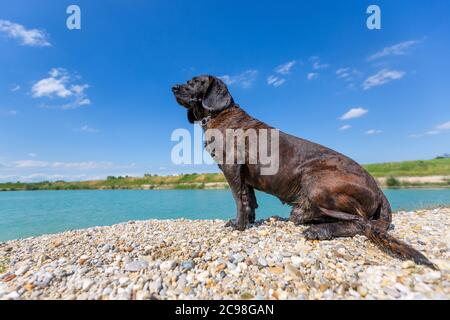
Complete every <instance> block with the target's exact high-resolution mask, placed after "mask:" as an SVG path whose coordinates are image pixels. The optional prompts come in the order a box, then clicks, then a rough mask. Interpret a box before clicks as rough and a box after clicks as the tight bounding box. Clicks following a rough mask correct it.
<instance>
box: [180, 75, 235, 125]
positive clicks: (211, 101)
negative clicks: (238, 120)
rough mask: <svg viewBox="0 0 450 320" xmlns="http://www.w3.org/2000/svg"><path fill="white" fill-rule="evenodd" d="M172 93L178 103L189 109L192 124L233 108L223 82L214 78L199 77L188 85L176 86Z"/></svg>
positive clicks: (231, 100)
mask: <svg viewBox="0 0 450 320" xmlns="http://www.w3.org/2000/svg"><path fill="white" fill-rule="evenodd" d="M172 92H173V94H174V95H175V98H176V99H177V102H178V103H179V104H181V105H182V106H183V107H185V108H187V109H188V120H189V122H190V123H194V122H195V121H200V120H202V119H203V118H205V117H206V116H207V115H209V114H217V113H219V112H221V111H222V110H224V109H226V108H229V107H231V106H233V104H234V102H233V98H232V97H231V95H230V93H229V92H228V88H227V86H226V85H225V83H223V81H222V80H220V79H218V78H216V77H213V76H207V75H206V76H198V77H194V78H192V79H191V80H189V81H188V82H187V83H186V84H179V85H175V86H174V87H173V88H172Z"/></svg>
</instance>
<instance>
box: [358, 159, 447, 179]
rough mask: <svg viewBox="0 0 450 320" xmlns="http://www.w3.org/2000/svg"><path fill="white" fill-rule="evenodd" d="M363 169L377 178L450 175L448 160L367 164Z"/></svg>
mask: <svg viewBox="0 0 450 320" xmlns="http://www.w3.org/2000/svg"><path fill="white" fill-rule="evenodd" d="M364 167H365V168H366V169H367V171H369V172H370V174H371V175H373V176H374V177H377V178H379V177H389V176H391V177H426V176H446V175H450V159H448V158H437V159H433V160H417V161H404V162H390V163H380V164H369V165H365V166H364Z"/></svg>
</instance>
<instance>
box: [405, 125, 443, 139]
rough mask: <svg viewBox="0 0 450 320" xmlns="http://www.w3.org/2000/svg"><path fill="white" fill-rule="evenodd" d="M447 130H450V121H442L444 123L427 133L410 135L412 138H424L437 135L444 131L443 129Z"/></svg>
mask: <svg viewBox="0 0 450 320" xmlns="http://www.w3.org/2000/svg"><path fill="white" fill-rule="evenodd" d="M447 130H450V121H448V122H445V123H442V124H440V125H438V126H436V127H435V128H434V129H432V130H429V131H427V132H425V133H414V134H410V135H409V137H410V138H422V137H424V136H435V135H438V134H440V133H442V131H447Z"/></svg>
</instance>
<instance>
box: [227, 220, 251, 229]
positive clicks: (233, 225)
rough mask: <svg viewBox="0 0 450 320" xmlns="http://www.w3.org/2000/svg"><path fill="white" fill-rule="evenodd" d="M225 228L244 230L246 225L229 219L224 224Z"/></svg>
mask: <svg viewBox="0 0 450 320" xmlns="http://www.w3.org/2000/svg"><path fill="white" fill-rule="evenodd" d="M225 228H232V229H233V230H238V231H245V229H247V225H245V224H244V225H241V224H238V223H236V221H235V220H230V221H228V222H227V223H226V224H225Z"/></svg>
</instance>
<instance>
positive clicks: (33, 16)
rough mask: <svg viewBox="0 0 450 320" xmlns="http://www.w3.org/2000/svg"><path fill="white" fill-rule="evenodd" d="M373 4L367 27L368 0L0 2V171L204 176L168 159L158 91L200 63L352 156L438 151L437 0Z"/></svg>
mask: <svg viewBox="0 0 450 320" xmlns="http://www.w3.org/2000/svg"><path fill="white" fill-rule="evenodd" d="M374 3H376V4H378V5H379V6H380V8H381V12H382V29H381V30H368V29H367V27H366V19H367V16H368V15H367V14H366V8H367V7H368V5H370V4H373V3H372V2H369V1H308V2H306V1H284V2H283V1H264V0H263V1H258V2H257V4H256V3H255V2H253V1H247V2H244V1H233V0H230V1H220V2H219V1H203V0H198V1H189V2H187V1H138V0H136V1H132V2H130V1H70V2H68V1H58V2H56V1H51V0H48V1H45V0H39V1H37V0H34V1H28V0H27V1H22V0H16V1H13V2H10V1H1V2H0V71H1V72H0V181H17V180H21V181H37V180H44V179H49V180H56V179H64V180H80V179H90V178H96V177H104V176H106V175H126V174H128V175H142V174H143V173H157V174H173V173H180V172H213V171H216V170H217V169H216V167H215V166H196V167H195V166H194V167H192V166H186V167H179V166H175V165H173V164H172V163H171V159H170V153H171V149H172V148H173V146H174V144H175V143H174V142H172V141H171V140H170V136H171V133H172V131H173V130H174V129H177V128H190V127H189V125H188V123H187V121H186V114H185V111H184V110H183V109H182V108H181V107H179V106H178V105H177V104H176V102H175V100H174V98H173V96H172V94H171V92H170V87H171V85H172V84H174V83H179V82H184V81H186V80H187V79H189V78H191V77H192V76H194V75H197V74H205V73H209V74H213V75H216V76H221V77H223V79H224V80H225V81H226V82H227V83H228V84H229V88H230V91H231V92H232V94H233V96H234V98H235V101H237V102H238V103H239V104H240V105H241V106H242V107H243V108H244V109H245V110H247V111H248V112H249V113H250V114H252V115H253V116H255V117H257V118H259V119H261V120H263V121H265V122H268V123H269V124H271V125H273V126H276V127H278V128H280V129H281V130H283V131H285V132H288V133H291V134H294V135H297V136H300V137H303V138H306V139H309V140H312V141H315V142H318V143H321V144H324V145H326V146H329V147H331V148H333V149H336V150H338V151H340V152H342V153H344V154H347V155H349V156H350V157H352V158H354V159H355V160H357V161H359V162H361V163H373V162H382V161H397V160H408V159H411V160H412V159H429V158H433V157H435V156H436V155H439V154H442V153H446V152H450V90H449V83H450V59H448V57H449V56H450V42H449V41H448V39H449V37H450V22H449V19H448V13H449V12H450V3H449V2H448V1H447V0H441V1H427V2H424V1H376V2H374ZM70 4H77V5H79V6H80V8H81V12H82V29H81V30H68V29H67V28H66V19H67V16H68V15H67V14H66V8H67V6H68V5H70ZM190 129H191V128H190Z"/></svg>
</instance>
